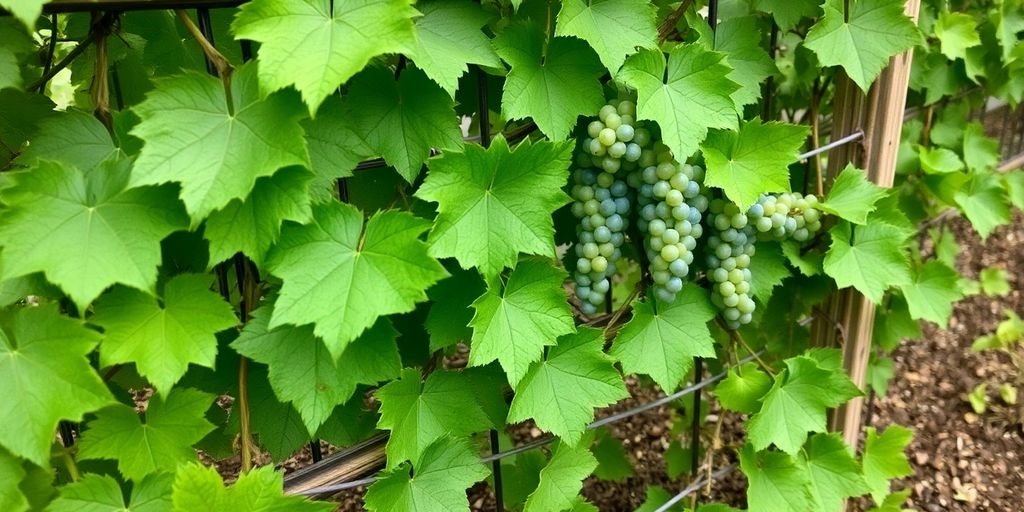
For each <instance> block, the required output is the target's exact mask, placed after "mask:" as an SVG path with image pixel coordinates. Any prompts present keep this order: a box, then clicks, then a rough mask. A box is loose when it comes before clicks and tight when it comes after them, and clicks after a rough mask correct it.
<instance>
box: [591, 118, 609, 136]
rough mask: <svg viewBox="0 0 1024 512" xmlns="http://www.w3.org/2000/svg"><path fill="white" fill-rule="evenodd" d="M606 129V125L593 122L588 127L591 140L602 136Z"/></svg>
mask: <svg viewBox="0 0 1024 512" xmlns="http://www.w3.org/2000/svg"><path fill="white" fill-rule="evenodd" d="M604 128H605V126H604V123H602V122H601V121H597V120H594V121H591V122H590V124H588V125H587V135H589V136H590V138H591V139H596V138H597V136H598V135H600V134H601V130H604Z"/></svg>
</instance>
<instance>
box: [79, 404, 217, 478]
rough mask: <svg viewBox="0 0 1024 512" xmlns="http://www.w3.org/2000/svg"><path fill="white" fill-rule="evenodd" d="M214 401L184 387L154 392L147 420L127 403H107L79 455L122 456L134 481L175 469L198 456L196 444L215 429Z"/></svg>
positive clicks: (120, 461) (123, 467) (120, 465)
mask: <svg viewBox="0 0 1024 512" xmlns="http://www.w3.org/2000/svg"><path fill="white" fill-rule="evenodd" d="M212 401H213V396H212V395H210V394H208V393H203V392H201V391H196V390H194V389H189V388H179V389H176V390H174V391H172V392H171V393H168V394H167V395H166V397H160V396H154V397H153V398H151V399H150V400H149V403H148V404H147V407H146V412H145V421H143V420H142V419H141V418H139V415H138V413H136V412H135V409H133V408H132V407H130V406H127V405H124V404H117V405H112V406H110V407H107V408H105V409H101V410H100V411H99V412H97V413H96V419H94V420H92V421H90V422H89V430H88V431H87V432H86V433H85V435H83V436H82V439H81V448H80V449H79V454H78V456H79V457H80V458H82V459H111V460H116V461H118V469H119V470H120V471H121V474H122V475H123V476H124V477H125V478H126V479H130V480H134V481H139V480H141V479H142V478H143V477H145V476H147V475H150V474H153V473H158V472H164V471H173V470H175V469H176V468H177V467H178V464H180V463H182V462H188V461H189V460H191V459H192V458H193V457H194V454H193V452H192V445H193V444H195V443H197V442H199V440H200V439H202V438H203V437H204V436H206V434H208V433H210V431H212V430H213V425H212V424H211V423H210V422H208V421H206V418H204V415H205V413H206V409H207V408H209V407H210V403H211V402H212Z"/></svg>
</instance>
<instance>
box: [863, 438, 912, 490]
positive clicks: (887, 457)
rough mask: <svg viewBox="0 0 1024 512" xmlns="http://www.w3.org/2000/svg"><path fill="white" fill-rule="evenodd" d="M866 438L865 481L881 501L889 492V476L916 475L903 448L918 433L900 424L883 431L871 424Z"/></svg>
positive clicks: (864, 456)
mask: <svg viewBox="0 0 1024 512" xmlns="http://www.w3.org/2000/svg"><path fill="white" fill-rule="evenodd" d="M867 430H868V435H867V439H866V440H865V441H864V455H863V464H864V480H865V481H867V484H868V487H869V488H870V489H871V497H872V498H873V499H874V500H875V502H876V503H881V502H882V500H883V499H884V497H885V496H886V495H888V494H889V479H891V478H897V477H902V476H907V475H911V474H913V472H914V471H913V469H911V468H910V463H908V462H907V457H906V455H904V453H903V450H904V449H906V447H907V445H908V444H910V440H911V439H912V438H913V437H914V433H913V432H912V431H910V430H909V429H906V428H903V427H901V426H899V425H893V426H891V427H889V428H887V429H886V430H885V431H884V432H882V433H881V434H879V433H877V432H876V431H875V429H874V428H873V427H868V429H867Z"/></svg>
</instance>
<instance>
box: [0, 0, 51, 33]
mask: <svg viewBox="0 0 1024 512" xmlns="http://www.w3.org/2000/svg"><path fill="white" fill-rule="evenodd" d="M44 3H46V2H45V1H44V0H0V7H3V8H4V9H6V10H7V12H9V13H11V14H13V15H14V17H15V18H17V19H18V20H19V21H21V22H22V23H24V24H25V28H27V29H28V30H29V31H30V32H31V31H33V30H35V27H36V20H38V19H39V15H40V14H42V12H43V4H44Z"/></svg>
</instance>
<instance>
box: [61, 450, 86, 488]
mask: <svg viewBox="0 0 1024 512" xmlns="http://www.w3.org/2000/svg"><path fill="white" fill-rule="evenodd" d="M61 458H62V459H64V467H65V468H67V470H68V476H70V477H71V481H72V482H77V481H78V480H79V478H81V477H82V475H81V473H79V472H78V464H77V463H76V462H75V458H74V457H72V456H71V450H68V449H67V448H64V449H62V450H61Z"/></svg>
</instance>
